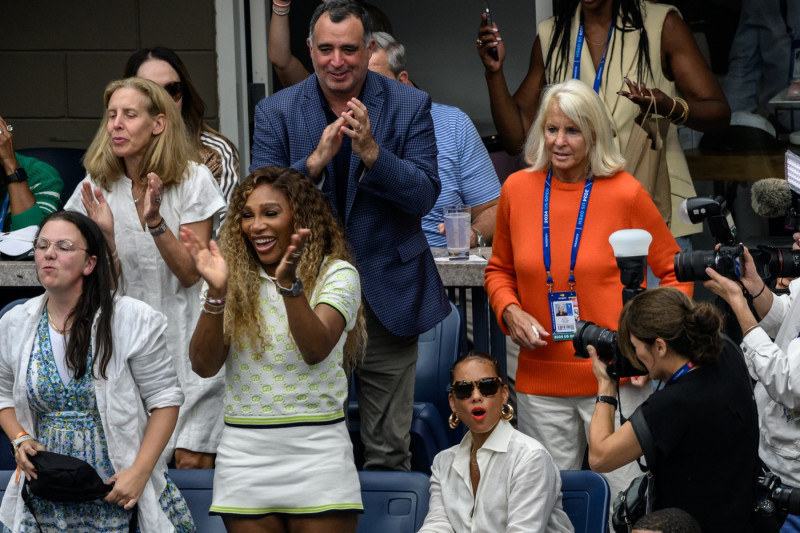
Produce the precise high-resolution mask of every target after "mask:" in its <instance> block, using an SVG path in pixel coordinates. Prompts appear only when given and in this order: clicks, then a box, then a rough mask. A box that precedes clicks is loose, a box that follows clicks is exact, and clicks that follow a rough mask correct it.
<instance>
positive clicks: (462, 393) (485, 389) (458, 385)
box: [450, 377, 503, 400]
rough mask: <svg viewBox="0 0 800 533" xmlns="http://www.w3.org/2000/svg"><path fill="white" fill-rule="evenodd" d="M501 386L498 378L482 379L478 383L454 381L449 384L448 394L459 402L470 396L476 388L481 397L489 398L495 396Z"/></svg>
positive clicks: (500, 380)
mask: <svg viewBox="0 0 800 533" xmlns="http://www.w3.org/2000/svg"><path fill="white" fill-rule="evenodd" d="M502 384H503V380H502V379H500V378H498V377H494V378H482V379H479V380H478V381H456V382H455V383H451V384H450V392H452V393H453V396H455V397H456V398H458V399H459V400H466V399H467V398H469V397H470V396H472V391H473V389H474V388H475V387H478V392H480V393H481V396H486V397H489V396H494V395H495V394H497V391H498V390H500V386H501V385H502Z"/></svg>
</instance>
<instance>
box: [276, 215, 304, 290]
mask: <svg viewBox="0 0 800 533" xmlns="http://www.w3.org/2000/svg"><path fill="white" fill-rule="evenodd" d="M310 235H311V230H310V229H307V228H301V229H299V230H297V233H294V234H292V243H291V244H290V245H289V246H287V247H286V252H284V254H283V257H282V258H281V262H280V263H279V264H278V267H277V268H276V269H275V279H277V280H278V284H279V285H280V286H281V287H286V288H289V287H291V286H292V284H293V283H294V280H295V279H297V265H298V264H299V263H300V260H301V259H302V257H303V249H304V248H305V246H306V241H307V240H308V237H309V236H310Z"/></svg>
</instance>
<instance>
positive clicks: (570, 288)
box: [486, 80, 692, 494]
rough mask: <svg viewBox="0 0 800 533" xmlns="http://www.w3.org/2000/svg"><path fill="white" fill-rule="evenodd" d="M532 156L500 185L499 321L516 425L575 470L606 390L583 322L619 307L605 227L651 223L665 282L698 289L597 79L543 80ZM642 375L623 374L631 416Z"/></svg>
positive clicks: (609, 321)
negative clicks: (507, 343) (578, 328)
mask: <svg viewBox="0 0 800 533" xmlns="http://www.w3.org/2000/svg"><path fill="white" fill-rule="evenodd" d="M525 157H526V160H527V162H528V163H529V164H530V165H531V166H530V168H528V169H526V170H522V171H519V172H516V173H514V174H512V175H511V176H509V177H508V179H507V180H506V182H505V183H504V185H503V189H502V192H501V194H500V202H499V206H498V212H497V225H496V230H495V240H494V243H493V246H492V258H491V259H490V261H489V265H488V266H487V268H486V290H487V292H488V293H489V298H490V302H491V305H492V309H494V310H495V312H496V313H497V318H498V321H499V322H500V326H501V328H503V330H504V331H505V332H506V333H507V334H509V335H511V339H512V340H513V341H514V342H515V343H516V344H518V345H519V346H520V358H519V368H518V370H517V390H518V392H519V393H520V394H519V395H518V400H517V401H518V409H519V429H520V430H521V431H522V432H523V433H526V434H528V435H530V436H531V437H533V438H535V439H536V440H538V441H539V442H541V443H542V444H544V445H545V447H546V448H547V450H548V451H549V452H550V454H551V455H552V456H553V458H554V459H555V461H556V464H557V465H558V467H559V468H560V469H562V470H575V469H580V468H581V465H582V462H583V457H584V452H585V449H586V443H587V436H588V432H589V422H590V420H591V416H592V412H593V411H594V404H595V401H596V395H597V381H596V380H595V378H594V375H593V373H592V365H591V362H590V361H589V360H587V359H578V358H576V357H575V356H574V353H575V350H574V349H573V346H572V336H573V334H574V329H575V322H576V320H578V318H580V319H581V320H591V321H592V322H595V323H596V324H598V325H599V326H603V327H606V328H611V329H614V328H615V327H616V325H617V320H618V319H619V315H620V312H621V311H622V288H623V286H622V283H621V281H620V274H619V270H618V268H617V263H616V260H615V258H614V253H613V250H612V248H611V245H610V244H609V242H608V237H609V236H610V235H611V234H612V233H614V232H615V231H617V230H621V229H631V228H639V229H644V230H646V231H648V232H649V233H650V234H651V235H652V236H653V243H652V245H651V246H650V254H649V256H648V264H649V265H650V267H651V268H652V270H653V272H654V273H655V274H656V276H658V277H659V278H661V285H670V286H675V287H677V288H679V289H681V290H682V291H684V292H685V293H686V294H687V295H689V296H691V295H692V285H691V284H688V283H686V284H681V283H678V282H677V280H676V279H675V273H674V271H673V256H674V254H675V253H676V252H678V251H679V248H678V245H677V244H676V243H675V239H673V237H672V235H671V234H670V231H669V228H668V227H667V225H666V224H665V223H664V221H663V219H662V218H661V216H660V215H659V212H658V209H657V208H656V206H655V204H654V203H653V201H652V199H651V198H650V195H649V194H648V193H647V192H646V191H645V190H644V188H642V186H641V185H639V182H638V181H636V179H635V178H634V177H633V176H631V175H630V174H628V173H627V172H624V171H623V170H622V168H623V163H624V160H623V158H622V156H621V155H620V153H619V151H618V150H617V149H616V148H615V147H614V144H613V139H612V133H611V124H610V122H609V119H608V116H607V115H606V112H605V110H604V108H603V104H602V102H601V101H600V99H599V97H598V96H597V94H595V93H594V92H593V91H592V89H591V87H589V86H588V85H586V84H585V83H583V82H580V81H577V80H569V81H567V82H564V83H560V84H557V85H553V86H552V87H550V88H549V89H548V90H547V91H546V92H545V94H544V96H543V98H542V102H541V105H540V108H539V112H538V115H537V119H536V122H535V123H534V125H533V127H532V128H531V131H530V134H529V135H528V140H527V142H526V145H525ZM548 265H549V266H548ZM559 308H562V309H566V310H567V314H566V316H563V315H559V313H558V310H559ZM579 310H580V312H579ZM635 385H638V386H635ZM642 385H643V383H636V384H631V383H629V382H628V380H623V382H622V383H621V386H620V406H619V407H620V413H621V414H623V415H627V416H629V415H630V414H631V413H632V412H633V410H634V409H635V408H636V406H637V405H639V404H640V403H641V402H642V401H643V400H644V399H645V398H646V397H647V395H648V394H649V393H650V391H651V390H652V389H651V388H650V387H649V386H648V387H642ZM617 422H618V421H617ZM638 473H639V470H638V468H637V467H636V465H633V464H629V465H626V466H624V467H622V468H620V469H619V470H616V471H614V472H612V473H610V474H607V479H608V481H609V484H610V485H611V493H612V494H616V493H617V492H618V491H619V490H622V489H624V488H625V487H626V486H627V483H628V482H629V481H630V479H632V478H633V477H634V476H636V475H638Z"/></svg>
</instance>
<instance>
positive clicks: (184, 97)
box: [125, 46, 239, 203]
mask: <svg viewBox="0 0 800 533" xmlns="http://www.w3.org/2000/svg"><path fill="white" fill-rule="evenodd" d="M131 76H138V77H140V78H145V79H148V80H150V81H154V82H156V83H157V84H159V85H161V86H162V87H163V88H164V89H165V90H166V91H167V92H168V93H169V95H170V96H171V97H172V99H173V100H174V101H175V105H176V106H177V108H178V112H180V114H181V116H182V117H183V122H184V124H186V129H187V130H188V131H189V136H190V137H191V138H192V140H193V141H194V145H195V147H196V148H197V150H199V151H200V161H201V162H202V163H203V164H204V165H205V166H207V167H208V169H209V170H210V171H211V173H212V174H213V175H214V179H216V180H217V183H218V184H219V188H220V189H221V190H222V195H223V196H224V197H225V202H226V203H227V202H230V199H231V194H232V193H233V188H234V187H235V186H236V184H237V183H239V153H238V152H237V150H236V147H235V146H234V145H233V143H231V142H230V141H229V140H228V139H227V138H226V137H225V136H224V135H222V134H221V133H220V132H218V131H217V130H215V129H214V128H212V127H211V126H209V125H208V124H206V123H205V122H204V121H203V117H204V116H205V112H206V104H205V102H203V99H202V98H201V97H200V94H199V93H198V92H197V90H195V88H194V85H193V84H192V78H191V77H190V76H189V71H188V70H187V69H186V66H185V65H184V64H183V61H181V58H180V57H178V54H176V53H175V52H174V51H173V50H171V49H169V48H165V47H163V46H156V47H155V48H143V49H141V50H138V51H137V52H135V53H134V54H133V55H132V56H130V57H129V58H128V63H127V64H126V65H125V77H126V78H130V77H131Z"/></svg>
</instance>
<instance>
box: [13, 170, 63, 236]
mask: <svg viewBox="0 0 800 533" xmlns="http://www.w3.org/2000/svg"><path fill="white" fill-rule="evenodd" d="M15 155H16V157H17V162H18V163H19V166H20V167H22V168H24V169H25V172H26V173H27V174H28V187H30V189H31V193H32V194H33V198H34V200H35V201H36V203H35V204H34V205H33V207H31V208H30V209H26V210H25V211H23V212H22V213H17V214H12V215H11V226H10V229H11V231H14V230H17V229H20V228H25V227H28V226H38V225H39V224H40V223H41V222H42V220H44V217H46V216H47V215H49V214H50V213H52V212H54V211H57V210H58V209H59V208H60V207H61V189H62V188H63V187H64V184H63V183H62V181H61V176H60V175H59V173H58V170H56V169H55V168H53V167H52V166H50V165H48V164H47V163H45V162H44V161H40V160H39V159H35V158H33V157H27V156H24V155H21V154H15Z"/></svg>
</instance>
